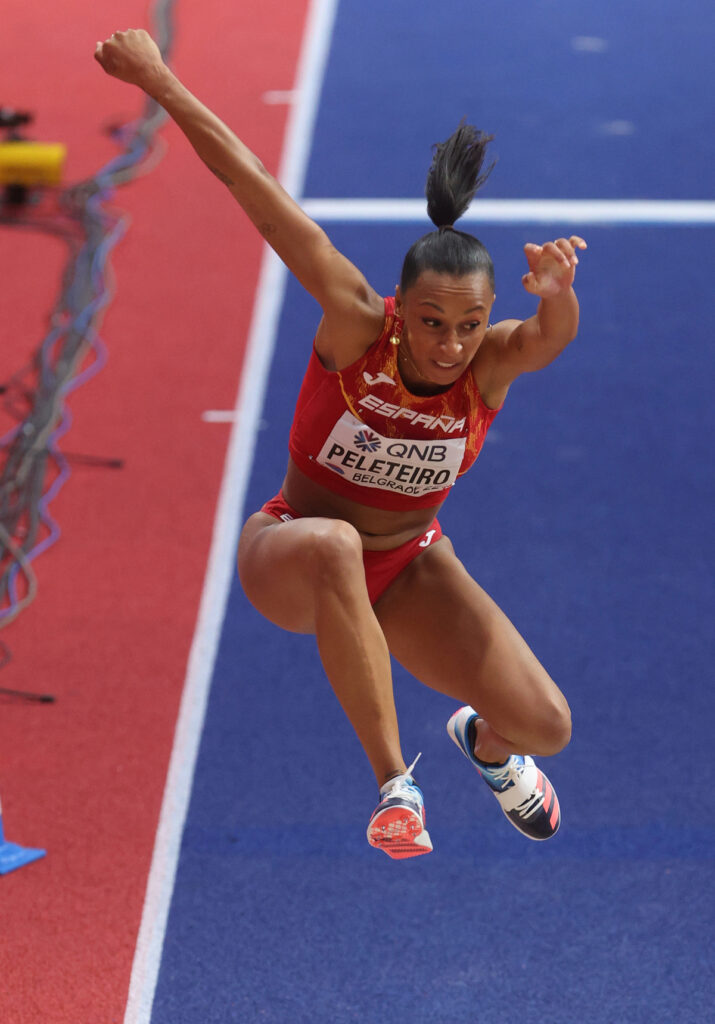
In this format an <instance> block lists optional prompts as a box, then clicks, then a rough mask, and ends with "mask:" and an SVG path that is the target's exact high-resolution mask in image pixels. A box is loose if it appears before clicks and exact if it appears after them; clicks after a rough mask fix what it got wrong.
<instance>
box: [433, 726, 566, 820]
mask: <svg viewBox="0 0 715 1024" xmlns="http://www.w3.org/2000/svg"><path fill="white" fill-rule="evenodd" d="M478 718H479V716H478V714H477V712H476V711H475V710H474V708H470V707H463V708H460V709H459V711H455V713H454V714H453V715H452V717H451V718H450V720H449V722H448V723H447V732H448V733H449V735H450V736H451V737H452V739H453V740H454V742H455V743H456V744H457V746H458V747H459V749H460V750H461V751H462V753H463V754H464V756H465V757H466V758H467V759H468V760H470V761H471V762H472V764H473V765H474V767H475V768H476V769H477V771H478V772H479V774H480V775H481V776H482V778H483V779H484V781H485V782H486V783H487V785H488V786H489V788H490V789H491V791H492V793H493V794H494V796H495V797H496V798H497V800H498V801H499V804H500V806H501V809H502V811H503V812H504V814H505V815H506V817H507V818H508V819H509V821H510V822H511V824H512V825H513V826H514V828H517V829H518V830H519V831H520V832H521V833H522V834H523V835H525V836H527V837H528V838H529V839H550V838H551V837H552V836H553V835H556V833H557V832H558V830H559V825H560V824H561V811H560V808H559V801H558V798H557V796H556V793H555V792H554V787H553V786H552V785H551V783H550V782H549V780H548V779H547V777H546V776H545V775H544V773H543V772H542V771H541V770H540V769H539V768H537V766H536V765H535V764H534V761H533V758H531V757H529V756H528V755H521V754H512V755H511V757H509V758H508V760H507V761H505V762H504V764H486V763H485V762H484V761H480V760H479V758H478V757H477V756H476V754H475V753H474V742H475V739H476V722H477V719H478Z"/></svg>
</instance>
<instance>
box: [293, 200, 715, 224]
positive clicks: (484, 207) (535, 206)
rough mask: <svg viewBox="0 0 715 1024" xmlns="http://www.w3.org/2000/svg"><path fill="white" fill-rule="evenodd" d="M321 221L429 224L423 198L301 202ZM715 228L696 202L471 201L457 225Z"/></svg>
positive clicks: (705, 207)
mask: <svg viewBox="0 0 715 1024" xmlns="http://www.w3.org/2000/svg"><path fill="white" fill-rule="evenodd" d="M301 206H302V207H303V209H304V210H305V212H306V213H307V214H308V215H309V216H310V217H314V218H315V220H318V221H321V222H323V223H325V222H327V221H344V222H346V223H348V222H349V223H352V222H366V223H369V222H373V223H377V222H381V221H390V222H392V223H399V222H400V221H402V222H404V223H411V222H420V221H424V222H425V223H426V224H428V223H429V221H428V219H427V211H426V204H425V200H424V199H304V200H303V201H302V203H301ZM559 222H563V223H568V224H683V225H688V224H694V225H699V224H715V202H714V201H711V200H707V199H704V200H697V199H693V200H690V199H684V200H680V199H672V200H671V199H663V200H660V199H476V200H475V201H474V203H472V206H471V207H470V208H469V210H468V211H467V212H466V213H465V215H464V216H463V217H461V218H460V221H459V223H460V224H486V223H498V224H544V223H549V224H553V223H559Z"/></svg>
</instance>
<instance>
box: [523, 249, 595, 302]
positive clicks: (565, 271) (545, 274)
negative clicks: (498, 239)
mask: <svg viewBox="0 0 715 1024" xmlns="http://www.w3.org/2000/svg"><path fill="white" fill-rule="evenodd" d="M586 248H587V245H586V243H585V242H584V240H583V238H579V236H578V235H571V237H570V238H568V239H567V238H559V239H557V241H555V242H546V244H545V245H534V244H533V243H531V242H530V243H529V244H528V245H525V246H524V253H525V255H526V262H527V263H528V264H529V273H528V274H524V276H523V277H522V279H521V283H522V284H523V285H524V287H525V288H526V290H527V292H530V293H531V294H532V295H538V296H539V297H540V298H542V299H549V298H553V297H554V296H555V295H558V294H559V293H560V292H563V291H567V290H568V289H569V288H570V287H571V285H572V284H573V280H574V276H575V274H576V267H577V265H578V256H577V255H576V249H586Z"/></svg>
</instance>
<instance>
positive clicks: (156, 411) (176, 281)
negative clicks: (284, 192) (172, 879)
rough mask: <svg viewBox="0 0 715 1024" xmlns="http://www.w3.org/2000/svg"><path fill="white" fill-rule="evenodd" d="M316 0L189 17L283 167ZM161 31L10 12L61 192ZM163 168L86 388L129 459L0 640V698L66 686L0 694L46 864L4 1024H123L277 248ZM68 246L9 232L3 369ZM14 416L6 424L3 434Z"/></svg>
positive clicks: (211, 69) (94, 438)
mask: <svg viewBox="0 0 715 1024" xmlns="http://www.w3.org/2000/svg"><path fill="white" fill-rule="evenodd" d="M306 6H307V0H263V2H262V3H261V4H258V5H256V4H234V3H222V2H221V0H204V2H203V3H201V4H200V5H194V4H188V3H187V4H182V2H181V0H179V2H178V3H177V5H176V11H175V23H176V37H175V42H174V50H173V58H172V63H173V66H174V68H175V69H176V71H177V72H178V74H179V75H180V76H181V78H182V79H183V80H184V82H185V83H186V84H187V85H188V86H189V87H190V88H192V89H193V90H194V91H195V92H197V93H198V94H199V95H200V97H201V98H202V99H203V100H204V101H205V102H206V103H207V104H208V105H209V106H211V107H213V108H214V109H215V110H216V111H217V112H218V113H220V114H221V116H223V117H224V119H225V120H226V121H227V122H228V123H229V124H231V125H232V127H234V128H235V129H236V131H237V132H238V133H239V134H241V135H242V136H243V138H244V139H245V140H246V141H247V142H248V144H249V145H251V146H252V147H253V148H255V149H256V150H257V151H258V152H259V153H260V154H261V156H262V158H263V159H264V162H265V163H266V165H267V166H268V167H269V169H271V170H273V171H275V170H276V168H277V164H278V159H279V154H280V151H281V146H282V138H283V131H284V126H285V119H286V107H285V106H276V105H267V104H265V103H264V102H263V100H262V94H263V93H264V92H265V91H266V90H271V89H278V90H287V89H290V88H291V87H292V86H293V83H294V74H295V65H296V59H297V55H298V50H299V46H300V42H301V38H302V32H303V22H304V17H305V11H306ZM130 25H132V26H147V27H148V21H147V5H146V4H145V3H143V2H140V0H122V2H121V3H119V2H116V0H115V2H112V3H102V4H96V3H93V2H91V0H63V3H62V4H61V5H54V6H53V5H47V4H40V3H39V2H38V0H28V2H26V3H25V4H24V5H17V9H15V5H13V11H12V13H11V15H10V18H9V22H8V18H7V16H5V17H4V18H3V26H2V37H1V38H0V68H2V82H1V83H0V85H1V92H0V102H1V103H2V104H5V105H10V106H17V107H19V108H23V109H24V108H28V109H31V110H33V111H36V113H37V119H36V122H35V124H34V126H33V129H32V134H33V136H34V137H35V138H37V139H40V140H45V141H64V142H66V143H67V145H68V148H69V160H68V167H67V174H66V179H67V181H68V182H69V181H76V180H79V179H81V178H84V177H87V176H89V175H91V174H92V173H94V172H95V171H96V170H98V169H99V168H100V167H101V166H103V165H104V164H105V163H106V162H107V161H108V160H109V159H111V158H112V157H113V156H114V155H115V154H116V149H115V148H114V146H113V144H112V142H111V141H110V140H109V139H108V138H107V137H106V136H104V135H103V134H102V132H101V129H102V127H103V126H104V125H105V124H106V123H107V122H111V121H117V120H119V121H122V122H126V121H128V120H131V119H133V118H134V117H135V116H136V115H137V114H138V113H139V112H140V110H141V105H142V102H141V94H140V93H139V92H138V91H137V90H135V89H132V88H131V87H129V86H125V85H122V84H120V83H118V82H115V81H113V80H111V79H109V78H107V77H106V76H105V75H104V74H103V72H102V71H101V69H100V68H99V67H98V65H96V64H95V63H94V61H93V60H92V52H93V49H94V43H95V41H96V40H97V39H104V38H105V37H106V36H108V35H109V34H111V32H112V31H114V30H115V29H124V28H127V27H129V26H130ZM162 136H163V137H164V139H165V140H166V141H167V142H168V145H169V149H168V152H167V154H166V155H165V157H164V159H163V161H162V162H161V163H160V164H159V165H158V167H156V168H155V169H154V170H153V171H152V172H151V173H150V174H149V175H148V176H146V177H144V178H141V179H139V180H137V181H136V182H135V183H133V184H131V185H128V186H126V187H124V188H122V189H120V190H119V191H118V192H117V194H116V197H115V205H116V206H118V207H120V208H121V209H123V210H125V211H127V212H128V213H129V214H130V215H131V217H132V224H131V226H130V228H129V232H128V234H127V236H126V237H125V238H124V240H123V241H122V242H121V243H120V245H119V247H118V249H116V250H115V254H114V257H113V260H112V263H113V266H114V270H115V273H116V279H117V294H116V296H115V298H114V301H113V303H112V305H111V307H110V309H109V311H108V313H107V315H106V317H105V320H104V324H103V328H102V336H103V338H104V339H105V341H106V342H107V344H108V347H109V364H108V366H107V367H106V368H105V369H104V370H103V371H102V373H101V374H100V375H99V376H98V377H97V378H95V379H94V380H92V381H90V382H89V383H87V384H86V385H85V386H84V387H83V388H81V389H80V390H79V391H77V392H76V393H74V394H73V395H72V396H71V398H70V403H69V404H70V408H71V410H72V414H73V417H74V426H73V428H72V430H71V431H70V433H69V434H68V435H67V436H66V438H65V439H64V441H63V443H62V447H63V449H64V450H66V451H69V452H81V453H84V454H92V455H100V456H112V457H118V458H121V459H124V460H125V467H124V468H123V469H122V470H110V469H99V468H87V467H84V468H83V467H79V466H76V467H74V469H73V473H72V477H71V479H70V480H69V482H68V483H67V484H66V485H65V487H64V489H63V490H62V492H61V494H60V496H59V497H58V498H57V499H56V500H55V502H54V503H53V505H52V511H53V514H54V516H55V518H56V519H57V521H58V523H59V525H60V526H61V529H62V537H61V539H60V541H59V543H58V544H56V545H55V546H54V547H53V548H52V549H51V550H50V551H49V552H48V553H47V554H45V555H43V556H42V557H41V558H40V559H39V560H38V561H37V562H36V563H35V569H36V572H37V575H38V579H39V594H38V597H37V599H36V601H35V602H34V604H32V605H31V606H30V607H29V608H28V609H27V610H26V611H25V612H24V613H23V614H21V616H20V617H19V618H18V619H17V620H16V622H15V623H13V624H12V625H11V626H10V627H9V628H8V629H6V630H4V631H3V632H2V634H0V638H1V639H3V640H4V641H5V643H7V644H8V645H9V647H10V648H11V650H12V654H13V662H12V664H11V665H10V666H9V667H7V668H5V669H4V670H2V672H1V673H0V685H1V686H4V687H13V688H17V689H26V690H32V691H45V692H46V691H49V692H51V693H53V694H55V695H56V696H57V698H58V699H57V703H56V704H54V705H43V706H31V705H26V704H21V703H3V704H2V705H0V710H1V711H2V715H1V718H0V758H1V759H0V794H1V795H2V800H3V810H4V824H5V831H6V834H7V837H8V838H9V839H11V840H13V841H15V842H20V843H22V844H24V845H28V846H42V847H45V848H46V849H47V850H48V856H47V857H46V858H45V859H44V860H42V861H39V862H37V863H35V864H32V865H29V866H27V867H24V868H22V869H21V870H19V871H16V872H14V873H12V874H10V875H6V876H4V877H3V878H0V908H1V909H0V1021H2V1022H3V1024H35V1022H42V1024H64V1022H67V1024H111V1022H115V1021H117V1022H119V1021H121V1020H122V1018H123V1014H124V1007H125V1002H126V994H127V988H128V983H129V975H130V969H131V962H132V957H133V953H134V945H135V941H136V935H137V931H138V927H139V922H140V918H141V910H142V903H143V898H144V887H145V883H146V878H147V873H148V870H149V865H150V860H151V854H152V845H153V840H154V833H155V828H156V823H157V818H158V813H159V808H160V804H161V799H162V792H163V785H164V779H165V775H166V769H167V765H168V760H169V755H170V751H171V745H172V739H173V729H174V723H175V719H176V712H177V709H178V704H179V700H180V696H181V690H182V685H183V680H184V673H185V667H186V660H187V656H188V652H189V648H190V645H191V639H192V634H193V629H194V625H195V620H196V613H197V606H198V601H199V597H200V593H201V588H202V584H203V575H204V570H205V565H206V558H207V554H208V549H209V544H210V538H211V528H212V524H213V515H214V509H215V503H216V498H217V495H218V489H219V485H220V480H221V475H222V471H223V461H224V455H225V450H226V442H227V438H228V427H226V426H225V425H214V424H207V423H204V422H202V420H201V414H202V412H203V411H204V410H206V409H225V408H230V407H232V406H233V403H234V400H235V394H236V389H237V380H238V375H239V372H240V367H241V361H242V356H243V350H244V345H245V341H246V334H247V329H248V325H249V321H250V316H251V312H252V307H253V293H254V289H255V285H256V280H257V274H258V267H259V262H260V253H261V248H260V239H259V238H258V237H257V235H256V233H255V232H254V231H253V229H252V228H251V227H250V225H249V224H248V222H247V221H246V220H245V219H244V217H243V215H242V214H241V212H240V211H239V210H238V209H237V208H236V207H235V206H234V204H233V202H232V200H231V199H230V197H229V196H228V195H227V194H226V193H225V192H224V190H223V189H222V186H221V185H220V184H219V183H218V182H216V181H215V180H214V179H213V178H212V177H211V175H210V174H208V172H207V171H206V170H205V169H204V168H203V167H202V165H201V164H200V162H199V161H198V160H197V158H196V157H195V155H194V154H193V152H192V151H191V149H190V148H189V146H188V144H187V143H186V142H185V141H184V140H183V138H182V137H181V135H180V133H179V132H178V130H177V129H176V128H175V127H174V126H173V125H168V126H167V127H165V128H164V129H163V130H162ZM64 259H65V252H64V247H63V246H62V245H61V244H60V243H59V242H58V241H56V240H54V239H50V238H49V237H46V236H43V235H40V234H34V233H33V234H29V233H24V232H23V233H20V232H15V231H9V230H8V229H3V228H0V280H2V282H3V288H2V293H1V294H0V324H1V325H2V335H3V340H2V353H3V354H2V366H3V369H2V373H1V374H0V376H1V377H2V378H3V379H7V377H9V376H10V375H11V374H12V373H13V372H14V371H15V370H17V369H18V368H19V367H21V366H22V365H23V364H24V363H25V362H27V360H28V359H29V358H30V356H31V354H32V352H33V350H34V349H35V348H36V347H37V345H38V344H39V342H40V340H41V338H42V336H43V335H44V333H45V330H46V323H45V319H44V318H45V316H46V314H47V312H48V311H49V309H50V307H51V305H52V302H53V300H54V298H55V295H56V293H57V291H58V288H59V273H60V270H61V268H62V267H63V265H64ZM3 426H5V424H4V423H3Z"/></svg>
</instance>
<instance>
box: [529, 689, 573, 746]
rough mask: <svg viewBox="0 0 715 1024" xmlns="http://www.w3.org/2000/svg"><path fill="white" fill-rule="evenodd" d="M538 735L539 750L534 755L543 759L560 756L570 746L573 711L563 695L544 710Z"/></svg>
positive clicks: (540, 717) (539, 719)
mask: <svg viewBox="0 0 715 1024" xmlns="http://www.w3.org/2000/svg"><path fill="white" fill-rule="evenodd" d="M537 734H538V741H537V742H538V748H539V749H538V750H537V749H535V750H534V753H536V754H540V755H541V756H542V757H550V756H551V755H552V754H558V753H559V752H560V751H561V750H563V749H564V747H567V746H568V744H569V742H570V740H571V709H570V708H569V706H568V703H567V702H566V698H565V697H564V696H563V695H562V694H559V699H555V700H553V701H550V702H549V703H548V704H547V705H546V706H545V707H544V708H543V709H542V711H541V713H540V715H539V718H538V728H537Z"/></svg>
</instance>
